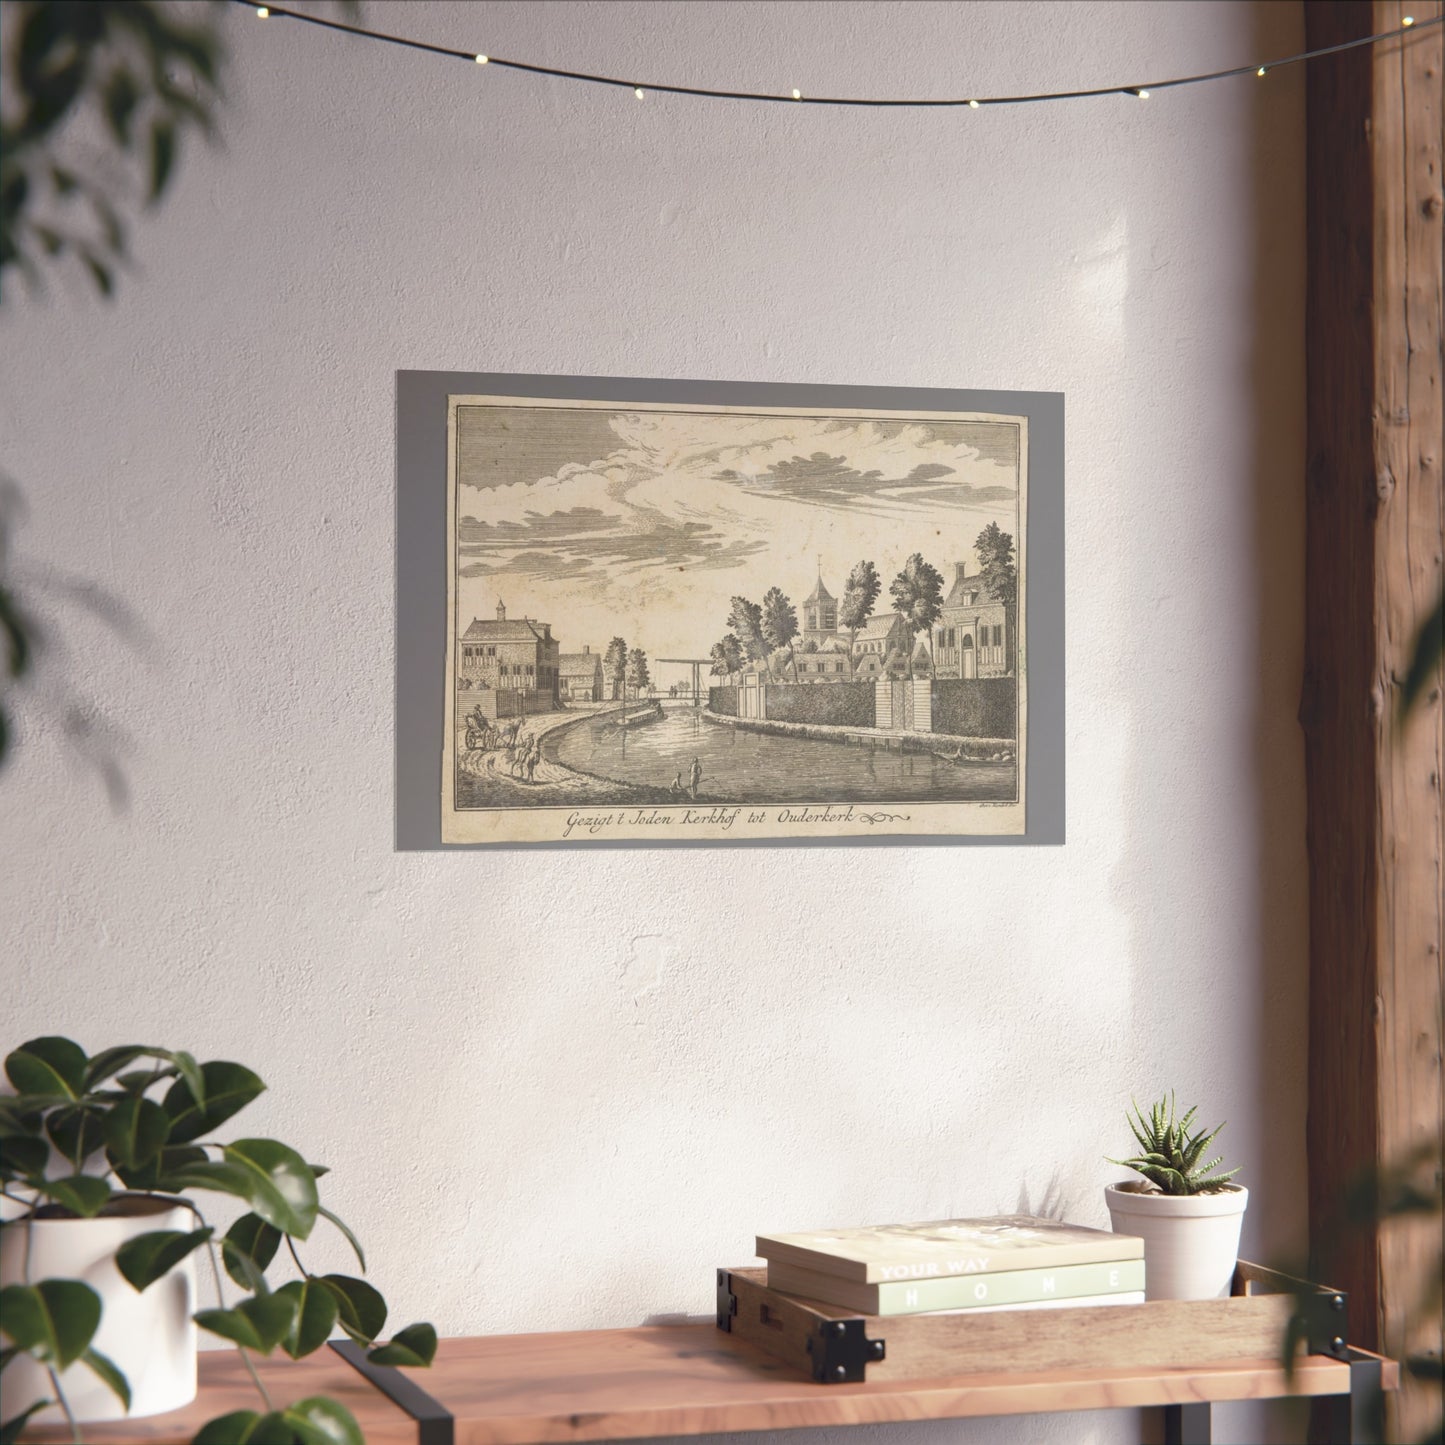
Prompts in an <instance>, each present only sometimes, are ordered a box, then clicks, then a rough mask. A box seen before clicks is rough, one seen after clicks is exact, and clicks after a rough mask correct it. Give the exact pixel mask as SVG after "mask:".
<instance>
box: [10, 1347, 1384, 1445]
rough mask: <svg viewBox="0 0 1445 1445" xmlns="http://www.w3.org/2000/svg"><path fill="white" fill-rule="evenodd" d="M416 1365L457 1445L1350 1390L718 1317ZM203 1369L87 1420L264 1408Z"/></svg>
mask: <svg viewBox="0 0 1445 1445" xmlns="http://www.w3.org/2000/svg"><path fill="white" fill-rule="evenodd" d="M260 1368H261V1370H262V1373H263V1378H264V1379H265V1380H266V1382H267V1386H268V1388H269V1389H271V1391H272V1393H273V1397H274V1398H275V1399H276V1402H277V1404H278V1405H279V1404H282V1403H289V1402H291V1401H293V1400H296V1399H300V1398H303V1397H304V1396H307V1395H313V1394H320V1393H325V1394H330V1395H333V1396H335V1397H336V1398H338V1399H341V1400H342V1401H343V1403H345V1404H346V1406H347V1407H348V1408H349V1409H350V1410H351V1411H352V1413H353V1414H355V1415H356V1416H357V1418H358V1420H360V1422H361V1424H362V1428H363V1430H364V1431H365V1433H366V1438H367V1441H368V1442H369V1445H402V1442H415V1441H416V1440H417V1438H418V1435H417V1427H416V1425H415V1423H414V1422H412V1421H411V1420H410V1419H409V1418H408V1417H407V1416H406V1414H405V1413H404V1412H403V1411H401V1410H400V1409H399V1408H398V1407H396V1406H395V1405H393V1404H391V1403H390V1402H389V1401H388V1400H385V1399H383V1398H382V1397H381V1396H380V1395H379V1394H378V1393H376V1392H375V1391H374V1390H373V1389H372V1387H371V1386H370V1385H369V1384H368V1383H367V1382H366V1381H365V1380H364V1379H363V1378H362V1377H361V1376H360V1375H359V1374H357V1373H356V1372H355V1371H354V1370H352V1369H351V1367H350V1366H348V1365H347V1364H345V1363H344V1362H343V1361H342V1360H340V1359H338V1358H337V1357H336V1356H335V1355H332V1354H330V1352H323V1353H321V1354H317V1355H314V1356H312V1357H310V1358H309V1359H307V1360H303V1361H299V1362H296V1363H292V1362H291V1361H288V1360H267V1361H261V1362H260ZM1383 1368H1384V1377H1385V1378H1384V1383H1385V1386H1386V1388H1387V1389H1393V1388H1395V1386H1396V1385H1397V1384H1398V1367H1397V1366H1395V1365H1394V1364H1393V1363H1392V1362H1390V1361H1386V1362H1385V1363H1384V1367H1383ZM405 1373H406V1374H407V1376H408V1378H410V1379H412V1380H413V1381H415V1383H416V1384H417V1385H419V1386H420V1387H421V1388H422V1389H424V1390H425V1391H426V1392H427V1393H428V1394H429V1395H431V1396H432V1397H433V1398H434V1399H436V1400H438V1401H440V1402H441V1404H443V1405H444V1406H445V1407H446V1408H447V1409H448V1410H450V1411H451V1413H452V1414H453V1415H454V1416H455V1417H456V1426H455V1441H456V1445H527V1442H544V1441H562V1440H619V1439H639V1438H645V1437H656V1436H665V1435H702V1434H711V1433H714V1432H721V1431H733V1430H781V1429H794V1428H797V1427H801V1426H820V1425H834V1426H838V1425H862V1424H875V1423H880V1422H885V1421H898V1420H930V1419H956V1418H965V1417H972V1416H981V1415H1024V1414H1035V1413H1044V1412H1050V1411H1056V1410H1092V1409H1120V1408H1129V1407H1133V1406H1145V1405H1168V1404H1188V1403H1192V1402H1195V1401H1216V1400H1249V1399H1267V1398H1273V1397H1277V1396H1281V1395H1285V1394H1296V1395H1325V1394H1345V1393H1348V1391H1349V1366H1348V1365H1344V1364H1341V1363H1339V1362H1337V1361H1334V1360H1330V1359H1326V1358H1324V1357H1321V1356H1311V1357H1309V1358H1307V1359H1306V1360H1304V1361H1302V1362H1301V1365H1300V1367H1299V1369H1298V1371H1297V1372H1296V1376H1295V1380H1294V1382H1293V1386H1292V1387H1287V1386H1286V1384H1285V1380H1284V1375H1283V1372H1282V1371H1281V1370H1280V1368H1279V1365H1278V1363H1277V1362H1276V1361H1274V1360H1265V1359H1254V1360H1238V1361H1233V1362H1230V1363H1228V1364H1222V1365H1221V1364H1214V1365H1208V1366H1203V1367H1196V1368H1189V1367H1187V1366H1181V1367H1179V1368H1174V1369H1162V1370H1161V1369H1157V1368H1148V1369H1129V1368H1115V1369H1089V1370H1063V1369H1061V1370H1051V1371H1049V1372H1047V1373H1030V1374H1004V1373H999V1372H990V1373H986V1374H967V1373H963V1372H960V1373H958V1374H954V1375H949V1376H946V1377H941V1378H936V1379H925V1380H897V1381H886V1382H877V1383H867V1384H859V1385H819V1384H814V1383H813V1382H812V1381H811V1380H809V1379H806V1378H804V1377H802V1376H801V1375H799V1374H798V1373H797V1372H796V1371H794V1370H791V1369H789V1368H788V1367H787V1366H785V1365H783V1364H782V1363H780V1362H779V1361H778V1360H776V1359H774V1358H773V1357H772V1356H770V1355H767V1354H764V1353H763V1352H761V1351H759V1350H757V1349H755V1348H753V1347H752V1346H750V1345H747V1344H745V1343H744V1342H742V1341H740V1340H737V1339H735V1338H734V1337H733V1336H732V1335H730V1334H726V1333H723V1332H722V1331H720V1330H718V1329H716V1328H715V1327H714V1326H712V1325H709V1324H683V1325H659V1326H649V1327H642V1328H637V1329H622V1330H585V1331H577V1332H572V1333H558V1334H534V1335H490V1336H481V1337H478V1338H472V1339H452V1340H443V1341H442V1343H441V1346H440V1348H439V1349H438V1351H437V1359H436V1363H435V1364H434V1365H433V1367H432V1368H431V1369H430V1370H409V1371H407V1372H405ZM201 1380H202V1390H201V1395H200V1396H199V1398H198V1399H197V1400H196V1401H195V1402H194V1403H193V1404H191V1405H189V1406H187V1407H186V1408H185V1409H184V1410H177V1411H174V1412H172V1413H171V1414H167V1415H156V1416H152V1417H151V1418H150V1419H147V1420H134V1421H126V1422H118V1423H116V1424H111V1425H93V1426H88V1427H87V1428H86V1432H85V1433H86V1438H87V1440H89V1441H93V1442H95V1445H129V1442H134V1445H183V1442H185V1441H187V1440H189V1439H190V1436H191V1435H192V1434H193V1433H194V1431H195V1430H196V1428H197V1427H198V1426H199V1425H200V1424H201V1423H202V1422H203V1421H205V1420H207V1419H211V1418H213V1417H214V1416H216V1415H219V1414H223V1413H225V1412H226V1411H228V1410H235V1409H254V1408H256V1400H255V1392H254V1390H253V1389H252V1387H251V1386H250V1382H249V1381H248V1380H247V1379H246V1376H245V1373H244V1371H243V1370H242V1368H241V1366H240V1362H239V1361H238V1360H237V1358H236V1355H235V1353H234V1352H232V1351H226V1352H225V1353H219V1352H217V1353H214V1354H213V1353H210V1352H207V1353H206V1354H205V1355H203V1356H202V1359H201ZM66 1438H67V1437H66V1434H65V1432H64V1431H63V1430H57V1429H55V1428H53V1427H52V1428H47V1429H46V1430H43V1431H42V1430H36V1431H31V1432H28V1433H27V1434H26V1436H25V1439H26V1440H35V1441H46V1442H50V1441H62V1440H65V1439H66Z"/></svg>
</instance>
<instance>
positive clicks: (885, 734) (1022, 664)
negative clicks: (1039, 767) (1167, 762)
mask: <svg viewBox="0 0 1445 1445" xmlns="http://www.w3.org/2000/svg"><path fill="white" fill-rule="evenodd" d="M447 470H448V524H447V526H448V592H447V615H448V648H447V678H446V726H445V737H444V739H443V749H442V780H441V783H442V836H443V840H444V841H446V842H452V843H470V842H521V841H586V840H595V839H619V838H621V839H632V840H639V839H648V840H656V841H667V840H679V839H686V840H701V839H717V838H725V839H734V838H779V837H785V838H798V839H804V838H810V837H836V836H878V835H885V834H970V835H981V834H982V835H1003V834H1018V833H1022V832H1023V829H1024V793H1023V789H1024V773H1025V770H1024V762H1025V758H1026V748H1027V737H1026V719H1027V680H1028V672H1027V665H1026V659H1027V656H1028V647H1027V636H1028V630H1027V619H1026V616H1025V606H1024V601H1025V586H1024V581H1025V577H1026V558H1027V540H1028V539H1027V536H1026V519H1027V515H1028V513H1027V488H1028V425H1027V419H1026V418H1024V417H1022V416H997V415H984V414H978V413H950V412H908V413H905V412H889V411H861V410H860V411H853V410H849V411H842V410H837V411H810V410H805V409H800V408H784V407H778V408H763V407H750V408H749V407H723V406H716V407H709V406H699V405H661V404H652V403H644V402H638V403H636V404H627V405H622V404H619V403H617V402H590V401H557V400H533V399H519V398H516V397H486V396H453V397H451V398H450V399H449V408H448V452H447Z"/></svg>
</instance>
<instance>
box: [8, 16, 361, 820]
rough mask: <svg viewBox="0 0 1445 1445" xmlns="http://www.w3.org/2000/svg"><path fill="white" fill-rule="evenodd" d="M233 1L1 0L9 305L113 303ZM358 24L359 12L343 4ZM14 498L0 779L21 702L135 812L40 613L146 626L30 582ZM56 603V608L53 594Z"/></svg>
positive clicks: (197, 130)
mask: <svg viewBox="0 0 1445 1445" xmlns="http://www.w3.org/2000/svg"><path fill="white" fill-rule="evenodd" d="M224 8H225V0H206V3H204V4H195V5H186V6H173V5H167V4H162V3H157V0H7V3H6V4H5V5H4V7H3V10H0V70H3V74H0V84H3V87H4V95H5V107H4V110H3V113H0V305H3V304H4V301H5V299H6V298H7V297H9V296H10V294H11V288H12V287H13V286H14V285H15V284H16V282H17V281H18V280H20V279H22V278H23V279H24V281H25V282H26V283H27V284H28V287H29V289H30V291H31V292H32V293H36V292H39V291H41V290H42V289H43V288H44V286H45V283H46V280H47V278H48V277H50V276H52V275H55V276H60V277H63V278H67V279H68V278H69V277H70V276H71V275H72V274H78V275H79V276H81V277H83V278H85V280H86V281H87V282H88V284H89V286H91V287H92V288H93V289H94V290H95V291H96V292H98V293H99V295H100V296H101V297H102V298H104V299H109V298H111V297H113V296H114V294H115V291H116V286H117V281H118V278H119V276H120V274H121V273H122V272H123V270H124V268H125V267H126V265H127V264H128V262H129V259H130V253H129V250H128V244H127V243H128V234H129V224H130V220H131V218H132V217H133V216H134V214H135V213H137V212H139V211H142V210H145V209H151V208H154V207H156V206H157V205H159V203H160V201H161V199H162V198H163V196H164V195H165V194H166V192H167V190H168V188H169V186H170V183H171V180H172V178H173V176H174V174H175V166H176V161H177V159H178V157H179V155H180V152H181V149H182V146H183V144H184V143H185V141H186V139H187V138H188V137H192V136H196V135H199V136H202V137H205V138H208V139H210V138H214V135H215V110H216V106H217V103H218V102H219V100H220V96H221V83H220V76H221V70H222V65H223V62H224V58H225V52H224V47H223V46H222V44H221V39H220V33H219V30H218V28H217V27H218V20H219V16H220V14H221V13H222V11H223V9H224ZM340 9H341V11H342V13H343V14H354V13H355V11H356V5H355V3H354V0H340ZM23 515H24V506H23V502H22V494H21V489H20V487H19V485H18V483H17V482H16V481H15V480H13V479H12V478H10V477H8V476H4V475H0V769H3V768H4V766H5V765H6V763H7V762H8V761H9V760H10V757H11V754H12V752H13V750H14V746H15V737H16V734H15V729H14V722H15V719H16V716H17V712H18V710H19V708H20V707H21V705H22V700H24V701H26V702H29V701H33V702H34V704H35V705H36V707H37V709H38V711H39V712H40V713H41V714H42V715H45V716H49V717H52V718H58V719H59V727H60V732H61V735H62V736H63V737H64V738H65V740H66V741H67V742H68V743H69V744H70V745H71V746H72V747H73V748H75V750H76V751H77V752H78V753H79V754H80V755H81V757H82V758H83V759H84V760H85V761H86V762H88V763H89V764H90V765H91V766H93V767H94V768H95V770H96V771H97V772H98V774H99V775H100V777H101V779H102V781H103V782H104V785H105V788H106V792H107V794H108V795H109V797H110V800H111V804H112V806H113V807H117V808H118V807H121V806H123V805H124V803H125V800H126V787H125V776H124V772H123V770H122V766H121V759H122V757H123V756H124V753H125V751H126V739H125V737H124V735H123V734H122V733H121V732H120V731H119V729H117V728H116V727H115V726H114V725H113V724H111V723H110V722H108V721H107V719H106V718H105V716H104V715H103V714H102V713H101V712H100V711H99V710H98V709H97V708H96V707H95V706H94V705H93V704H91V703H89V702H87V701H85V700H82V699H81V698H79V697H78V696H77V695H76V694H75V693H73V692H72V691H71V690H70V689H69V688H68V687H67V686H66V685H65V683H64V681H63V674H64V673H65V671H66V657H65V653H64V650H63V649H62V647H61V646H60V638H59V634H58V633H57V632H56V631H55V630H54V628H51V629H50V630H49V631H46V630H43V629H41V628H40V627H39V625H38V624H37V621H36V617H37V614H38V613H39V612H40V611H41V610H42V602H43V601H47V600H48V601H53V602H58V603H59V604H60V605H61V607H62V608H70V609H72V610H73V609H75V608H77V607H78V608H79V609H80V610H82V611H84V612H86V613H88V614H90V615H92V616H94V617H98V618H99V619H101V620H102V621H103V622H104V623H105V624H106V625H107V626H108V627H109V628H110V629H111V630H112V631H113V632H114V633H116V634H117V635H118V636H120V637H122V638H123V639H125V640H127V641H128V642H131V643H133V644H136V645H139V644H140V643H142V642H143V641H144V633H143V629H141V628H140V626H139V624H138V622H137V619H136V618H135V617H134V615H133V614H132V612H131V611H130V609H129V608H127V607H126V606H125V605H124V604H123V603H122V602H121V601H120V600H119V599H118V598H116V597H115V596H113V595H112V594H110V593H108V592H106V591H105V590H104V589H102V588H100V587H98V586H96V585H94V584H93V583H88V582H84V581H80V580H76V579H70V578H64V577H59V576H49V577H47V578H45V579H44V580H43V581H36V580H34V579H32V577H31V576H30V575H29V574H28V573H27V572H25V571H24V570H23V569H22V568H21V566H20V565H19V564H18V563H17V561H16V559H15V555H14V552H13V539H14V534H15V530H16V527H17V525H18V523H19V521H20V520H21V518H22V517H23ZM47 592H48V593H50V594H51V596H50V597H49V598H47V597H46V596H45V594H46V593H47Z"/></svg>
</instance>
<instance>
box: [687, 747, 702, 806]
mask: <svg viewBox="0 0 1445 1445" xmlns="http://www.w3.org/2000/svg"><path fill="white" fill-rule="evenodd" d="M687 781H688V791H689V792H690V793H691V794H692V796H693V800H694V801H696V800H697V785H698V784H699V783H700V782H702V764H701V763H700V762H698V760H697V759H696V758H694V759H693V760H692V766H691V767H690V768H689V769H688V770H687Z"/></svg>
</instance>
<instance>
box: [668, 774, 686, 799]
mask: <svg viewBox="0 0 1445 1445" xmlns="http://www.w3.org/2000/svg"><path fill="white" fill-rule="evenodd" d="M682 791H683V786H682V770H681V769H680V768H679V769H678V771H677V772H675V773H674V774H673V775H672V787H670V788H669V789H668V792H670V793H680V792H682Z"/></svg>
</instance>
